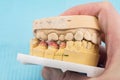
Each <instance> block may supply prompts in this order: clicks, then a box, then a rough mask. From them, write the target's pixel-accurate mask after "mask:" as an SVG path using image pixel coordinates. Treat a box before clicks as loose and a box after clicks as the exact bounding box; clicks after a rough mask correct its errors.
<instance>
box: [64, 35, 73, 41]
mask: <svg viewBox="0 0 120 80" xmlns="http://www.w3.org/2000/svg"><path fill="white" fill-rule="evenodd" d="M65 40H73V34H72V33H67V34H66V35H65Z"/></svg>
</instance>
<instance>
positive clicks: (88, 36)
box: [84, 30, 92, 40]
mask: <svg viewBox="0 0 120 80" xmlns="http://www.w3.org/2000/svg"><path fill="white" fill-rule="evenodd" d="M91 37H92V36H91V34H90V32H89V31H87V30H86V32H85V34H84V38H85V39H86V40H91Z"/></svg>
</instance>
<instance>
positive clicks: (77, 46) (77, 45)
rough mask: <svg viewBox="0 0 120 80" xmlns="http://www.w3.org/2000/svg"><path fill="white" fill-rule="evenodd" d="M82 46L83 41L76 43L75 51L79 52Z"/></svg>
mask: <svg viewBox="0 0 120 80" xmlns="http://www.w3.org/2000/svg"><path fill="white" fill-rule="evenodd" d="M81 46H82V42H81V41H75V44H74V47H75V49H77V50H79V49H80V48H81Z"/></svg>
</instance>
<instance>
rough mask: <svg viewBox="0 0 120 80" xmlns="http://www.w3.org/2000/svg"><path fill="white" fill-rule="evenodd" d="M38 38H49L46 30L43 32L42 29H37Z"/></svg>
mask: <svg viewBox="0 0 120 80" xmlns="http://www.w3.org/2000/svg"><path fill="white" fill-rule="evenodd" d="M36 38H38V39H43V40H47V35H46V34H45V33H44V32H41V31H40V30H37V32H36Z"/></svg>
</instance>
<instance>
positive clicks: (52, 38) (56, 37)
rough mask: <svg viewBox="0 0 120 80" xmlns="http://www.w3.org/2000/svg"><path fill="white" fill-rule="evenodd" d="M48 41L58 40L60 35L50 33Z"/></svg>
mask: <svg viewBox="0 0 120 80" xmlns="http://www.w3.org/2000/svg"><path fill="white" fill-rule="evenodd" d="M48 40H49V41H51V40H55V41H56V40H58V35H57V33H50V34H48Z"/></svg>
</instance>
